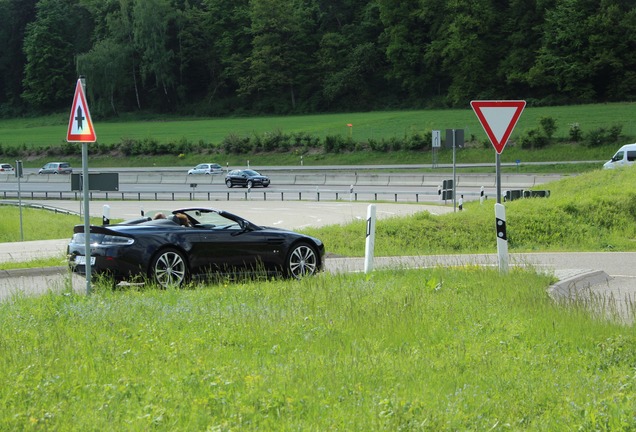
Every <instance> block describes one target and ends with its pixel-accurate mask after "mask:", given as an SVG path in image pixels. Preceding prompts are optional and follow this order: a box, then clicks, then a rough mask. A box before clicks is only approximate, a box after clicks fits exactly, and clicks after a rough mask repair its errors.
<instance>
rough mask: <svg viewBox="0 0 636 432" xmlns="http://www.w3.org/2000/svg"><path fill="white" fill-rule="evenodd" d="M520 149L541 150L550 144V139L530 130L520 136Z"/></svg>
mask: <svg viewBox="0 0 636 432" xmlns="http://www.w3.org/2000/svg"><path fill="white" fill-rule="evenodd" d="M519 141H520V142H521V148H522V149H525V150H528V149H530V150H533V149H538V148H543V147H545V146H547V145H548V144H549V143H550V139H549V138H548V137H547V136H546V135H545V134H544V133H543V132H542V131H541V130H539V129H531V130H529V131H527V132H526V133H525V134H524V135H522V136H521V139H520V140H519Z"/></svg>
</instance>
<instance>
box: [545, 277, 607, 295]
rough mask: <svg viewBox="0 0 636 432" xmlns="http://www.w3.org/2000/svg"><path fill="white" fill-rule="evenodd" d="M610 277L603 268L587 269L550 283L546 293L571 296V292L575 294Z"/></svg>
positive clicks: (604, 281)
mask: <svg viewBox="0 0 636 432" xmlns="http://www.w3.org/2000/svg"><path fill="white" fill-rule="evenodd" d="M610 279H611V277H610V276H609V275H608V274H607V273H605V272H604V271H603V270H589V271H586V272H583V273H579V274H577V275H575V276H572V277H569V278H566V279H563V280H560V281H559V282H557V283H555V284H554V285H551V286H550V287H549V288H548V293H549V294H550V295H551V296H555V297H563V298H565V297H571V295H572V294H573V293H574V294H576V293H577V292H580V291H583V290H584V289H589V288H590V287H593V286H595V285H598V284H602V283H607V282H608V281H609V280H610Z"/></svg>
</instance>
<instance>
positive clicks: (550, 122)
mask: <svg viewBox="0 0 636 432" xmlns="http://www.w3.org/2000/svg"><path fill="white" fill-rule="evenodd" d="M539 124H540V125H541V128H542V129H543V132H544V133H545V136H546V137H548V139H552V136H553V135H554V133H555V132H556V130H557V125H556V120H555V119H553V118H552V117H541V119H540V120H539Z"/></svg>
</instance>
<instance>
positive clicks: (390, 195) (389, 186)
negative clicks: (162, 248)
mask: <svg viewBox="0 0 636 432" xmlns="http://www.w3.org/2000/svg"><path fill="white" fill-rule="evenodd" d="M391 167H393V170H389V169H388V168H386V171H382V172H377V171H376V170H372V169H371V168H369V166H358V167H339V168H338V169H334V168H333V167H330V168H329V169H328V168H327V167H319V168H320V169H317V168H316V167H312V168H311V169H308V168H306V167H263V168H259V169H260V171H261V172H262V173H264V174H266V175H269V176H270V178H271V180H272V184H271V186H270V187H268V188H253V189H252V190H250V191H248V190H247V189H244V188H240V187H234V188H227V187H226V186H225V183H224V176H223V175H214V176H188V175H186V174H185V173H184V172H183V169H181V168H180V169H179V171H175V170H174V169H162V170H156V169H150V168H145V169H141V168H134V169H120V170H119V185H118V189H117V194H118V195H119V197H120V198H121V199H138V200H141V199H155V200H156V199H175V197H176V198H177V199H194V198H196V194H198V196H199V198H200V197H201V196H202V195H201V194H204V196H205V197H207V198H208V199H217V200H218V199H225V200H230V199H246V198H248V197H251V198H252V199H264V200H265V199H280V200H290V199H299V200H300V199H304V200H312V199H313V200H334V199H335V200H338V199H353V200H358V199H360V200H366V201H377V200H391V201H416V202H417V201H427V202H437V201H439V198H440V197H439V196H438V195H439V189H440V187H441V186H442V185H443V183H444V181H445V180H451V179H453V178H454V179H455V181H456V191H457V196H459V195H465V197H464V198H465V200H470V199H476V198H478V197H479V196H480V194H481V191H482V188H483V192H484V194H485V195H486V196H487V197H491V198H494V197H495V196H496V183H495V174H494V173H490V174H487V173H486V174H473V173H467V174H465V173H462V174H457V173H456V175H455V176H454V177H453V174H452V173H448V172H434V173H430V172H426V173H425V172H422V171H421V169H418V168H413V166H409V167H410V168H408V169H407V168H404V167H405V166H403V165H393V166H391ZM415 167H417V166H415ZM76 171H77V170H76ZM101 171H104V172H107V171H110V172H112V169H110V170H100V172H101ZM559 178H561V176H560V175H556V174H541V175H539V174H536V175H533V174H506V175H502V176H501V181H502V184H501V188H502V191H504V192H503V193H505V190H508V189H520V188H530V187H535V186H539V185H541V184H544V183H547V182H550V181H554V180H558V179H559ZM3 180H4V181H3ZM18 189H20V191H21V192H22V196H23V197H25V198H29V197H31V198H36V197H42V198H55V197H57V198H71V199H76V198H78V197H79V194H78V193H72V192H71V181H70V177H68V176H62V175H37V174H33V173H31V174H27V175H26V176H25V178H24V179H22V180H21V182H20V185H18V182H17V181H16V179H15V178H12V177H4V178H0V194H2V196H0V198H5V199H9V198H13V199H15V198H17V195H18V192H17V191H18ZM91 189H92V190H95V188H94V187H91ZM111 192H112V191H111ZM248 192H249V195H246V193H248ZM94 194H95V198H108V197H110V196H113V193H110V194H109V193H107V192H94ZM166 194H170V197H167V196H166ZM193 194H195V195H193Z"/></svg>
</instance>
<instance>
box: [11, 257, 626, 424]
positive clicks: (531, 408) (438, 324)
mask: <svg viewBox="0 0 636 432" xmlns="http://www.w3.org/2000/svg"><path fill="white" fill-rule="evenodd" d="M549 281H550V279H549V277H547V276H542V275H539V274H535V273H532V272H527V271H520V270H513V271H512V272H511V274H509V275H507V276H501V275H498V274H497V273H496V272H495V271H492V270H484V269H479V268H470V267H468V268H465V269H461V270H452V271H451V270H446V269H433V270H394V271H381V272H375V273H373V274H371V275H362V274H358V275H322V276H320V277H315V278H310V279H306V280H303V281H301V282H281V281H271V282H263V281H260V282H244V283H239V284H231V285H226V284H216V285H209V286H206V287H196V288H195V289H192V290H182V291H172V290H167V291H160V290H147V291H124V292H121V291H118V292H111V291H110V290H108V289H105V288H104V289H102V288H100V287H97V288H96V292H95V294H94V295H92V296H90V297H86V296H81V295H74V294H71V293H68V294H67V295H53V294H51V295H48V296H44V297H41V298H20V297H15V298H13V299H12V300H11V301H10V302H5V303H2V304H0V324H1V326H2V328H3V329H4V331H2V332H0V400H1V401H2V408H3V409H2V410H0V429H4V430H21V429H27V428H37V429H46V430H69V429H71V430H122V429H125V430H149V429H153V430H171V431H176V430H184V431H185V430H391V431H395V430H489V429H495V430H497V429H513V430H533V431H534V430H539V431H540V430H545V431H552V430H574V429H579V430H599V429H600V430H621V429H622V430H627V429H633V428H634V427H636V419H635V418H634V416H633V407H634V403H635V392H636V389H635V387H634V385H633V381H634V364H636V354H634V351H633V350H631V349H630V348H629V347H631V346H633V344H634V342H636V340H634V333H633V332H631V331H629V332H626V331H625V329H624V328H623V327H621V326H620V325H617V324H612V323H609V322H605V321H601V320H597V319H595V318H593V317H591V316H590V315H589V314H587V313H584V311H583V310H582V309H581V308H577V307H574V308H571V309H563V308H561V307H560V306H558V305H556V304H555V303H553V302H551V301H550V300H549V298H548V296H547V294H546V292H545V287H546V286H547V284H548V283H549Z"/></svg>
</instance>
